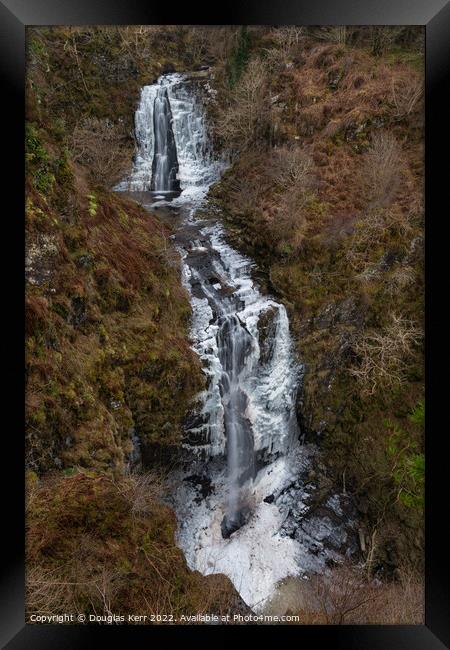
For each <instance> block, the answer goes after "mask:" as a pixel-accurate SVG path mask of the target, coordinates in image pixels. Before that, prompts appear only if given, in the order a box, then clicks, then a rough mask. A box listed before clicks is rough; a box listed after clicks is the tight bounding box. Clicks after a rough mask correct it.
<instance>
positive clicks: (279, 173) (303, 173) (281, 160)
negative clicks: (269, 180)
mask: <svg viewBox="0 0 450 650" xmlns="http://www.w3.org/2000/svg"><path fill="white" fill-rule="evenodd" d="M313 166H314V165H313V161H312V159H311V158H310V156H309V155H308V154H307V153H306V152H305V151H304V150H303V149H302V148H301V147H280V148H279V149H277V150H276V153H275V166H274V176H275V180H276V181H277V182H278V183H280V185H283V186H284V187H291V188H292V187H293V186H296V187H301V188H303V189H307V188H308V187H310V186H311V184H312V170H313Z"/></svg>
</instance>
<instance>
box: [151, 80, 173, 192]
mask: <svg viewBox="0 0 450 650" xmlns="http://www.w3.org/2000/svg"><path fill="white" fill-rule="evenodd" d="M153 132H154V136H155V144H154V152H153V161H152V180H151V185H150V187H151V189H152V190H154V191H155V192H161V193H165V192H179V191H180V181H179V180H178V178H177V175H178V159H177V147H176V144H175V138H174V137H173V131H172V111H171V108H170V101H169V97H168V95H167V88H165V87H164V86H161V88H158V90H157V92H156V97H155V101H154V108H153Z"/></svg>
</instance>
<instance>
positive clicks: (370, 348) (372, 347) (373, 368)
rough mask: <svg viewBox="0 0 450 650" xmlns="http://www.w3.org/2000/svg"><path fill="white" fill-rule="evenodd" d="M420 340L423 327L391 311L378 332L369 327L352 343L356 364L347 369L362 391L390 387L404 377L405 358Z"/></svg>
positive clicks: (371, 391)
mask: <svg viewBox="0 0 450 650" xmlns="http://www.w3.org/2000/svg"><path fill="white" fill-rule="evenodd" d="M422 339H423V330H422V329H421V328H420V327H419V326H418V325H417V324H416V323H414V322H412V321H411V320H409V319H407V318H406V317H404V316H402V315H401V314H392V315H391V318H390V322H389V323H388V325H387V326H386V327H385V328H384V329H383V330H381V331H377V330H369V331H366V332H364V333H363V334H362V336H361V338H360V339H359V340H357V341H356V342H355V344H354V350H355V352H356V354H357V356H358V358H359V364H357V365H356V364H355V365H354V366H353V367H352V368H350V374H352V375H353V376H354V377H355V378H356V380H357V381H358V383H359V384H360V387H361V394H363V395H372V394H373V393H375V391H376V390H377V389H379V388H386V389H391V388H392V387H395V386H398V385H399V384H402V383H403V382H404V380H405V370H406V368H407V361H408V359H409V358H410V357H411V355H412V353H413V351H414V348H415V347H416V346H418V345H419V344H420V342H421V341H422Z"/></svg>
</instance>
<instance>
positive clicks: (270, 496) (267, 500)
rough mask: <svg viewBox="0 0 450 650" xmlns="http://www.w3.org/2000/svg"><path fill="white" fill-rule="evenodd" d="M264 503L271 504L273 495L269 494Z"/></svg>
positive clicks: (273, 499)
mask: <svg viewBox="0 0 450 650" xmlns="http://www.w3.org/2000/svg"><path fill="white" fill-rule="evenodd" d="M264 501H265V502H266V503H273V502H274V501H275V497H274V495H273V494H269V496H268V497H266V498H265V499H264Z"/></svg>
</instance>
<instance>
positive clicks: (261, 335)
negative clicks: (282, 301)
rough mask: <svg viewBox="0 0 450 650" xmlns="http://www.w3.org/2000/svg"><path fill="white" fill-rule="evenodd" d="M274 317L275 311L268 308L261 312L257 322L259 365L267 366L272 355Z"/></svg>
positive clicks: (274, 332) (275, 325) (274, 327)
mask: <svg viewBox="0 0 450 650" xmlns="http://www.w3.org/2000/svg"><path fill="white" fill-rule="evenodd" d="M276 316H277V310H276V309H275V308H274V307H270V308H269V309H267V310H266V311H264V312H262V314H261V315H260V317H259V320H258V342H259V347H260V350H261V352H260V356H259V358H260V363H261V364H262V365H265V364H267V363H268V362H269V361H270V360H271V358H272V355H273V350H274V344H275V335H276V329H277V324H276Z"/></svg>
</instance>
